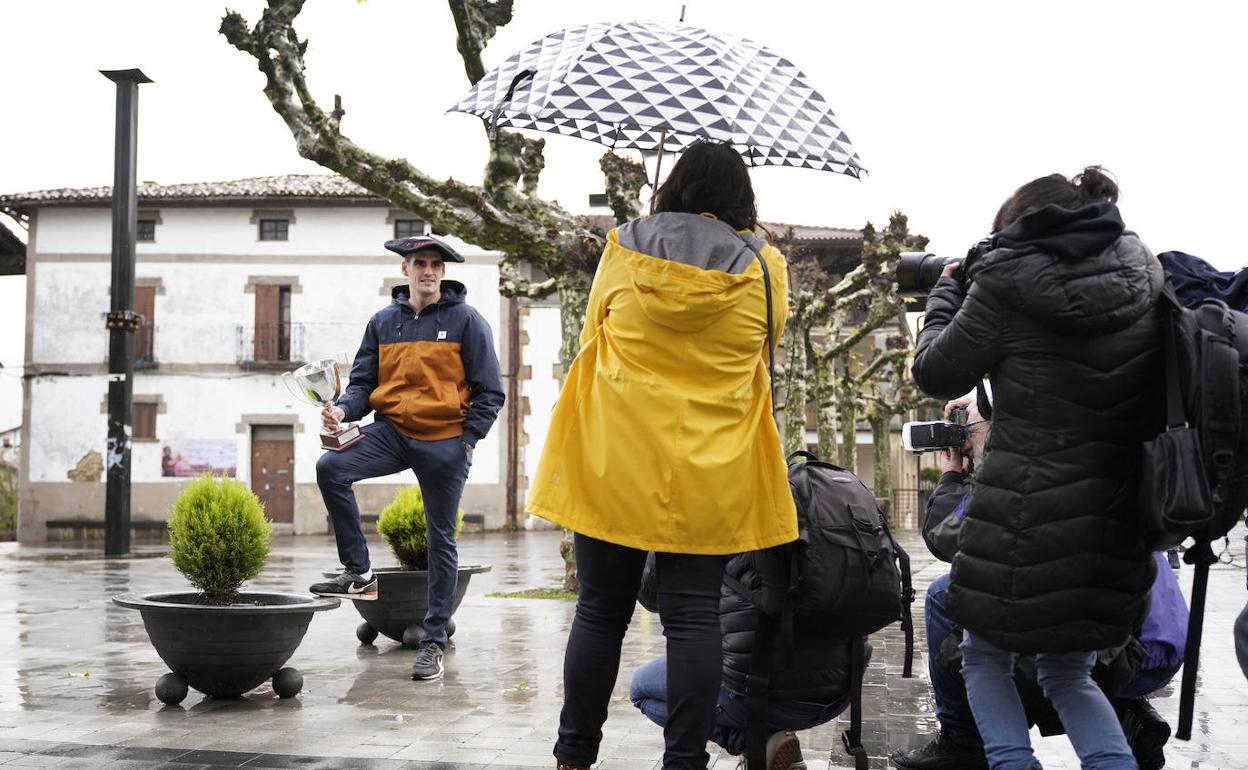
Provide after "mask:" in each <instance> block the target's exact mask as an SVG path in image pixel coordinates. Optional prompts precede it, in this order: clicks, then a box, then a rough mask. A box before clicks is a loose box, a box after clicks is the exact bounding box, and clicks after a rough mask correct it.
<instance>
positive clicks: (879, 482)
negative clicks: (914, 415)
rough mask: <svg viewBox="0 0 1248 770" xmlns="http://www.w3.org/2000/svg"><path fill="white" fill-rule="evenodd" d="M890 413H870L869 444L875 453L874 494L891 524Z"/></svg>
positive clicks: (891, 454)
mask: <svg viewBox="0 0 1248 770" xmlns="http://www.w3.org/2000/svg"><path fill="white" fill-rule="evenodd" d="M891 417H892V416H891V415H885V414H880V413H878V412H877V413H875V414H873V415H871V417H870V422H871V445H872V450H873V452H874V454H875V473H874V476H875V496H876V498H877V499H878V500H879V501H880V508H881V509H882V510H883V511H884V518H885V519H886V520H887V521H888V523H889V525H890V526H892V525H893V524H894V523H895V522H893V520H892V501H893V494H892V487H893V445H892V441H891V435H890V434H891V431H890V430H889V426H890V425H891V423H892V419H891Z"/></svg>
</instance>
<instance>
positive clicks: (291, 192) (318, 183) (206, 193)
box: [0, 174, 386, 210]
mask: <svg viewBox="0 0 1248 770" xmlns="http://www.w3.org/2000/svg"><path fill="white" fill-rule="evenodd" d="M138 192H139V201H140V202H141V203H156V202H174V201H179V202H205V203H208V202H212V203H219V202H226V201H254V200H262V199H266V198H282V199H292V198H293V199H305V200H344V199H353V200H357V201H361V200H368V201H377V202H382V201H385V200H386V199H385V198H383V197H381V196H379V195H375V194H373V193H371V192H369V191H368V190H365V189H364V188H363V187H361V186H359V185H358V184H356V183H355V182H352V181H351V180H349V179H347V178H346V177H341V176H338V175H337V174H286V175H283V176H257V177H251V178H249V179H234V180H231V181H228V182H192V183H189V184H156V183H155V182H143V183H142V184H140V185H139V189H138ZM112 194H113V188H112V187H110V186H105V187H76V188H75V187H62V188H58V189H55V190H36V191H34V192H26V193H16V194H13V195H0V207H2V208H10V209H17V210H21V209H28V208H33V207H36V206H46V205H57V204H71V203H108V202H110V201H111V199H112Z"/></svg>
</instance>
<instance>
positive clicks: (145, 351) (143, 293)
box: [134, 286, 156, 363]
mask: <svg viewBox="0 0 1248 770" xmlns="http://www.w3.org/2000/svg"><path fill="white" fill-rule="evenodd" d="M134 312H136V313H138V314H139V315H141V316H143V324H142V325H141V326H140V327H139V328H138V329H136V330H135V332H134V360H135V361H136V362H139V363H147V362H151V361H153V360H155V353H156V351H155V350H154V349H153V348H154V345H153V342H154V340H155V338H156V337H155V327H156V287H155V286H138V287H136V288H135V290H134Z"/></svg>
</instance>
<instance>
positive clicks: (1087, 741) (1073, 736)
mask: <svg viewBox="0 0 1248 770" xmlns="http://www.w3.org/2000/svg"><path fill="white" fill-rule="evenodd" d="M1014 660H1015V655H1014V654H1013V653H1011V652H1007V651H1006V650H1002V649H1001V648H999V647H996V646H994V645H992V644H991V643H989V642H988V641H986V640H984V639H982V638H980V637H979V636H976V635H975V633H974V632H972V631H970V630H967V631H965V633H964V634H963V639H962V675H963V677H964V678H965V679H966V694H967V697H968V699H969V700H970V703H971V711H972V712H973V713H974V714H975V724H976V725H978V726H979V732H980V735H982V736H983V738H984V753H985V754H987V756H988V765H989V766H990V767H991V768H992V770H1030V768H1037V767H1040V762H1039V761H1038V760H1037V759H1036V755H1035V754H1034V753H1032V750H1031V737H1030V735H1029V734H1028V727H1027V715H1026V714H1025V713H1024V712H1023V703H1022V700H1021V699H1020V698H1019V697H1018V690H1017V689H1016V688H1015V687H1014ZM1095 663H1096V653H1095V652H1066V653H1060V654H1056V653H1041V654H1038V655H1036V675H1037V679H1038V680H1039V683H1040V688H1041V689H1042V690H1043V691H1044V695H1045V697H1046V698H1048V699H1049V702H1050V703H1052V704H1053V708H1054V709H1056V710H1057V714H1058V716H1059V717H1061V720H1062V726H1063V727H1065V728H1066V735H1067V736H1068V737H1069V738H1070V743H1071V745H1072V746H1074V749H1075V753H1076V754H1077V755H1079V763H1080V766H1081V767H1082V768H1084V770H1138V767H1137V765H1136V763H1135V757H1134V756H1133V755H1132V754H1131V749H1130V747H1128V746H1127V739H1126V738H1125V737H1124V736H1123V734H1122V727H1121V726H1120V725H1119V724H1118V716H1117V715H1116V714H1115V713H1114V709H1113V707H1112V706H1111V705H1110V704H1109V699H1108V698H1106V697H1105V694H1104V693H1103V692H1101V688H1100V687H1098V686H1097V685H1096V683H1095V682H1093V681H1092V666H1093V665H1094V664H1095Z"/></svg>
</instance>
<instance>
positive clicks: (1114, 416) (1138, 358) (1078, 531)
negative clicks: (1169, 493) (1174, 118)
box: [913, 167, 1164, 770]
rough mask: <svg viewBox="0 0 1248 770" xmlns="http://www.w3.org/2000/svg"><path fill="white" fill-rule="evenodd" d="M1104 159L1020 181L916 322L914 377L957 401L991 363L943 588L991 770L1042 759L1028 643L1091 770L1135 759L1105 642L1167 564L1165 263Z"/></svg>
mask: <svg viewBox="0 0 1248 770" xmlns="http://www.w3.org/2000/svg"><path fill="white" fill-rule="evenodd" d="M1117 199H1118V187H1117V184H1116V183H1115V182H1114V181H1113V180H1111V179H1110V178H1109V177H1108V176H1107V175H1106V174H1105V173H1104V172H1103V171H1102V170H1101V169H1100V168H1099V167H1089V168H1086V169H1084V171H1083V173H1082V174H1079V175H1077V176H1075V177H1074V178H1073V179H1067V178H1066V177H1064V176H1062V175H1060V174H1053V175H1050V176H1047V177H1041V178H1039V179H1036V180H1033V181H1031V182H1029V183H1027V184H1025V185H1023V186H1022V187H1020V188H1019V189H1018V190H1016V191H1015V192H1014V194H1013V195H1012V196H1010V197H1009V198H1008V199H1007V200H1006V201H1005V203H1004V204H1003V205H1002V206H1001V208H1000V209H999V211H998V212H997V215H996V219H995V221H994V222H993V228H992V230H993V235H992V237H991V240H990V242H989V246H988V247H987V248H986V249H985V251H984V252H983V253H981V254H979V255H978V256H977V258H975V259H974V260H973V261H972V262H971V263H970V264H968V265H967V266H966V272H965V274H964V275H963V276H962V280H961V281H959V280H954V279H953V278H952V276H953V274H954V270H955V269H956V266H955V265H953V264H950V265H947V266H945V268H944V270H943V271H942V272H943V273H944V275H943V276H942V277H941V278H940V279H939V280H938V281H937V282H936V285H935V286H934V287H933V288H932V291H931V294H930V296H929V297H928V301H927V311H926V320H925V323H924V326H923V329H922V331H921V332H920V333H919V338H918V346H917V352H916V355H915V361H914V366H913V373H914V378H915V381H916V382H917V383H918V385H919V387H920V388H921V389H922V390H923V391H924V392H926V393H927V394H928V395H930V396H933V397H936V398H943V399H953V398H957V397H959V396H961V395H962V394H963V393H966V392H968V391H970V390H971V389H972V388H974V387H975V385H976V384H977V383H978V382H980V381H981V380H982V379H983V378H984V377H985V376H987V377H989V378H990V381H991V384H992V389H993V404H992V407H993V413H992V420H993V429H992V433H991V435H990V436H989V438H988V440H987V446H986V451H985V453H984V458H983V461H982V463H981V464H980V466H979V467H978V469H977V471H976V476H975V491H974V494H972V495H971V496H970V498H969V500H968V501H967V503H966V516H965V518H964V520H963V522H962V525H961V532H960V533H959V536H958V550H957V553H956V554H955V555H954V559H953V571H952V573H951V578H950V582H949V587H948V590H947V592H946V595H945V609H946V610H947V612H948V615H949V617H950V619H951V620H952V621H953V622H955V623H957V624H958V625H960V626H961V627H963V629H965V633H964V639H963V642H962V645H961V654H962V674H963V676H964V678H965V680H966V686H967V696H968V701H969V704H970V707H971V711H972V713H973V714H974V717H975V725H976V727H977V729H978V731H979V733H980V735H981V736H982V738H983V742H984V751H985V753H986V755H987V759H988V764H989V766H990V767H991V768H993V770H1032V769H1033V768H1039V767H1040V764H1039V762H1038V760H1037V759H1036V757H1035V754H1034V753H1033V752H1032V748H1031V742H1030V736H1029V734H1028V723H1027V715H1026V712H1025V710H1024V705H1023V701H1022V698H1021V697H1020V695H1019V691H1018V689H1017V688H1016V686H1015V683H1014V678H1013V669H1014V663H1015V659H1016V656H1017V655H1019V654H1034V655H1035V668H1036V678H1037V681H1038V683H1039V685H1040V688H1041V689H1042V691H1043V693H1044V695H1045V697H1046V698H1047V699H1048V701H1049V702H1050V703H1051V704H1052V705H1053V707H1054V709H1055V710H1056V712H1057V714H1058V715H1059V717H1060V719H1061V723H1062V725H1063V726H1064V727H1065V730H1066V734H1067V736H1068V737H1069V739H1070V741H1071V744H1072V745H1073V746H1074V749H1075V752H1076V754H1078V756H1079V760H1080V763H1081V765H1082V767H1084V768H1085V770H1134V769H1135V768H1136V767H1137V765H1136V761H1135V758H1134V757H1133V756H1132V752H1131V748H1130V746H1129V745H1128V743H1127V740H1126V737H1125V736H1124V734H1123V730H1122V727H1121V726H1120V725H1119V721H1118V717H1117V715H1116V714H1115V712H1114V708H1113V706H1112V705H1111V704H1110V702H1109V699H1108V698H1107V697H1106V696H1105V694H1104V693H1103V692H1102V691H1101V689H1100V688H1099V687H1098V686H1097V684H1096V683H1095V682H1094V681H1093V679H1092V676H1091V672H1092V668H1093V666H1094V665H1095V663H1096V650H1102V649H1106V648H1112V647H1117V646H1120V645H1123V644H1125V643H1126V642H1127V640H1128V639H1129V638H1130V637H1131V635H1132V634H1133V632H1134V631H1135V630H1136V629H1137V628H1139V627H1140V626H1141V624H1142V623H1143V622H1144V620H1145V616H1146V614H1147V611H1148V596H1149V590H1150V587H1151V586H1152V583H1153V578H1154V576H1155V574H1156V571H1157V565H1156V561H1155V559H1154V557H1153V554H1152V553H1151V552H1150V551H1149V550H1148V549H1147V548H1146V547H1145V545H1144V543H1143V542H1142V541H1141V539H1140V537H1139V534H1138V533H1137V530H1136V526H1135V523H1134V520H1133V513H1134V509H1135V503H1136V500H1135V496H1136V488H1137V486H1138V473H1139V467H1140V458H1141V451H1142V446H1143V444H1144V442H1145V441H1146V440H1148V439H1150V438H1152V437H1153V436H1155V435H1156V434H1157V432H1158V431H1159V430H1160V429H1161V428H1162V425H1161V424H1160V423H1161V419H1160V416H1161V415H1162V414H1163V413H1164V411H1163V410H1162V409H1161V408H1160V405H1161V387H1160V386H1161V382H1160V378H1159V377H1158V376H1157V372H1159V371H1161V368H1160V367H1161V355H1160V352H1161V316H1160V311H1159V310H1158V308H1157V307H1156V304H1157V302H1156V300H1157V297H1158V296H1159V294H1160V292H1161V288H1162V280H1163V276H1162V270H1161V266H1160V264H1159V263H1158V262H1157V259H1156V258H1155V257H1154V256H1153V254H1152V253H1151V252H1150V251H1149V250H1148V248H1147V247H1146V246H1145V245H1144V244H1143V243H1142V242H1141V241H1140V240H1139V238H1137V237H1136V236H1135V234H1134V233H1131V232H1130V231H1128V230H1126V228H1125V226H1124V225H1123V221H1122V217H1121V215H1120V214H1119V211H1118V207H1117V206H1116V205H1115V202H1116V201H1117Z"/></svg>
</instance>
